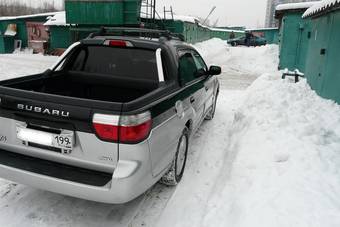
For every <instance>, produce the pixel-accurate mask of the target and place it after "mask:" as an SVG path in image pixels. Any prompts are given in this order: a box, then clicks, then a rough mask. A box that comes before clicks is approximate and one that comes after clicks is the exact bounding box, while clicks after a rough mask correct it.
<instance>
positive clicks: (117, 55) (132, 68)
mask: <svg viewBox="0 0 340 227" xmlns="http://www.w3.org/2000/svg"><path fill="white" fill-rule="evenodd" d="M74 59H75V60H74V61H73V63H72V64H71V66H70V67H69V68H70V70H72V71H78V72H86V73H93V74H105V75H112V76H115V77H124V78H134V79H147V80H156V81H157V80H158V72H157V62H156V53H155V51H153V50H146V49H135V48H116V47H107V46H83V47H81V49H80V50H79V51H77V53H76V55H75V58H74Z"/></svg>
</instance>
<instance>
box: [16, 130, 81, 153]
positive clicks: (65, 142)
mask: <svg viewBox="0 0 340 227" xmlns="http://www.w3.org/2000/svg"><path fill="white" fill-rule="evenodd" d="M17 138H18V139H20V140H21V141H23V142H26V144H27V143H35V144H39V145H43V146H48V147H54V148H59V149H61V150H62V152H63V153H64V152H66V151H67V152H70V151H72V149H73V145H74V133H73V132H72V131H66V130H63V131H62V132H61V133H60V134H54V133H49V132H44V131H39V130H35V129H29V128H26V127H25V126H22V125H18V126H17Z"/></svg>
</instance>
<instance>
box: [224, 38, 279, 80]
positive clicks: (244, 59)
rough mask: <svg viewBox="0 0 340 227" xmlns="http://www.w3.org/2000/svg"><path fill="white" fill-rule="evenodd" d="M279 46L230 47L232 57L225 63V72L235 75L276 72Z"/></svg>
mask: <svg viewBox="0 0 340 227" xmlns="http://www.w3.org/2000/svg"><path fill="white" fill-rule="evenodd" d="M278 59H279V58H278V46H277V45H267V46H262V47H255V48H249V47H230V58H229V60H228V61H226V62H225V63H224V65H223V70H224V72H228V74H235V75H253V76H256V77H258V76H260V75H262V74H263V73H267V72H276V71H277V66H278Z"/></svg>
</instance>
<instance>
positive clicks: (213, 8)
mask: <svg viewBox="0 0 340 227" xmlns="http://www.w3.org/2000/svg"><path fill="white" fill-rule="evenodd" d="M215 9H216V6H214V7H212V9H211V10H210V13H209V14H208V16H207V18H205V20H204V22H203V24H202V25H205V23H206V22H207V20H208V18H209V17H210V16H211V14H213V12H214V11H215Z"/></svg>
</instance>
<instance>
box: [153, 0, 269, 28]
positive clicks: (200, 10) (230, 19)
mask: <svg viewBox="0 0 340 227" xmlns="http://www.w3.org/2000/svg"><path fill="white" fill-rule="evenodd" d="M157 1H158V5H159V6H164V5H165V6H168V7H169V6H171V5H172V7H173V10H174V12H176V13H177V14H184V15H192V16H199V17H203V18H205V17H206V16H207V15H208V14H209V12H210V10H211V8H212V7H213V6H216V7H217V8H216V11H215V12H214V14H213V15H212V16H211V21H212V22H214V21H216V20H217V19H218V20H219V23H218V24H219V25H244V26H247V27H257V26H263V25H264V19H265V13H266V5H267V0H157ZM158 8H162V7H158ZM158 11H161V12H163V9H158Z"/></svg>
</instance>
